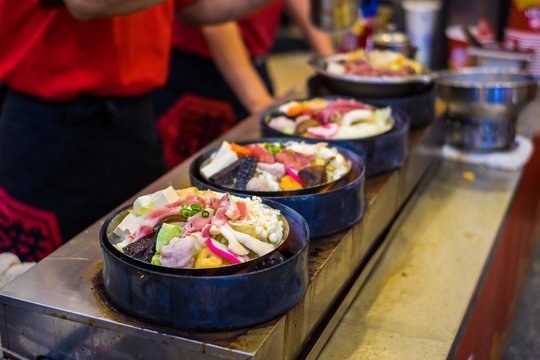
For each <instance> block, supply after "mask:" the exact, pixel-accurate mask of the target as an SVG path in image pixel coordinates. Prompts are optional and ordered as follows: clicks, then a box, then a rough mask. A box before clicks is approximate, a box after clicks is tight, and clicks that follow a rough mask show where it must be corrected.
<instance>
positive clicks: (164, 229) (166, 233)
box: [152, 223, 182, 265]
mask: <svg viewBox="0 0 540 360" xmlns="http://www.w3.org/2000/svg"><path fill="white" fill-rule="evenodd" d="M180 236H182V227H181V226H178V225H173V224H167V223H164V224H163V225H162V226H161V229H160V230H159V232H158V235H157V239H156V253H155V254H154V256H152V264H154V265H161V262H160V261H159V256H160V251H161V248H162V247H163V246H165V245H168V244H169V242H170V241H171V239H172V238H175V237H180Z"/></svg>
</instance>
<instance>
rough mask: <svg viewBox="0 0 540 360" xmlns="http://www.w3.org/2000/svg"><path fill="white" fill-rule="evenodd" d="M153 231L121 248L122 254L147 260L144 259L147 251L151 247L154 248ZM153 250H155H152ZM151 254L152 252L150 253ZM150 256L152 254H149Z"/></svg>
mask: <svg viewBox="0 0 540 360" xmlns="http://www.w3.org/2000/svg"><path fill="white" fill-rule="evenodd" d="M155 243H156V241H155V239H154V233H152V234H150V235H147V236H145V237H143V238H141V239H139V240H137V241H135V242H132V243H131V244H129V245H126V246H125V247H124V249H123V251H124V254H126V255H127V256H129V257H132V258H134V259H137V260H141V261H144V262H148V261H147V260H146V257H147V253H148V252H149V251H151V249H152V247H154V249H155ZM154 252H155V250H154ZM152 255H153V254H152ZM150 258H152V256H150Z"/></svg>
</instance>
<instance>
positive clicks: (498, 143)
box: [436, 67, 537, 151]
mask: <svg viewBox="0 0 540 360" xmlns="http://www.w3.org/2000/svg"><path fill="white" fill-rule="evenodd" d="M436 85H437V92H438V95H439V97H440V98H441V100H442V101H443V102H445V103H446V105H447V112H446V118H447V120H448V122H449V127H448V129H447V134H446V135H447V136H446V139H447V143H450V144H451V145H453V146H456V147H458V148H462V149H465V150H471V151H491V150H506V149H510V148H512V147H513V145H514V140H515V139H514V138H515V127H516V120H517V117H518V114H519V112H520V111H521V110H522V109H523V107H524V106H525V105H526V104H527V103H528V102H529V101H530V100H532V99H533V98H534V97H535V96H536V88H537V79H536V78H535V77H534V76H533V75H530V74H528V73H526V72H522V71H519V70H514V69H504V68H502V69H501V68H490V67H476V68H464V69H460V70H456V71H444V72H440V73H439V74H438V76H437V80H436Z"/></svg>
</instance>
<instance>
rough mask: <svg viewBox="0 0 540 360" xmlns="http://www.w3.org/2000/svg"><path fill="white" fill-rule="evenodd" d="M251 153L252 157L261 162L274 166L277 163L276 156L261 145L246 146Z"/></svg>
mask: <svg viewBox="0 0 540 360" xmlns="http://www.w3.org/2000/svg"><path fill="white" fill-rule="evenodd" d="M245 147H246V148H247V149H249V151H251V155H253V157H255V158H257V160H259V161H260V162H264V163H268V164H273V163H275V162H276V160H275V159H274V155H272V153H271V152H270V151H268V150H266V149H265V148H264V146H261V145H259V144H253V145H246V146H245Z"/></svg>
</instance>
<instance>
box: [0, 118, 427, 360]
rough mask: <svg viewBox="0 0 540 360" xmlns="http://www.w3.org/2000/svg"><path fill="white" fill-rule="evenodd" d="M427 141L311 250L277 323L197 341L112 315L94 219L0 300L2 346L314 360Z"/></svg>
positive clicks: (423, 135)
mask: <svg viewBox="0 0 540 360" xmlns="http://www.w3.org/2000/svg"><path fill="white" fill-rule="evenodd" d="M258 129H259V124H258V119H257V118H256V117H251V118H249V119H247V120H246V121H244V122H242V123H241V124H240V125H238V126H237V127H235V128H234V129H233V130H232V131H230V132H229V133H228V134H226V136H224V137H222V138H220V139H217V140H216V141H215V142H213V143H212V144H210V145H209V146H208V147H207V148H209V147H213V146H216V145H217V144H219V143H220V142H221V141H222V140H223V139H224V138H227V139H229V140H236V141H238V140H248V139H254V138H258V137H259V130H258ZM435 133H436V132H435ZM429 134H431V133H429ZM429 134H428V132H426V131H423V130H421V131H416V132H414V133H413V134H411V137H410V145H411V152H410V154H409V157H408V160H407V162H406V164H405V165H404V166H403V167H402V168H401V169H399V170H396V171H393V172H391V173H389V174H385V175H381V176H378V177H375V178H371V179H369V180H368V181H366V186H365V193H366V202H367V204H368V205H367V209H366V211H365V214H364V217H363V219H362V220H361V221H360V222H359V223H357V224H356V225H354V226H352V227H351V228H349V229H346V230H343V231H342V232H340V233H338V234H334V235H332V236H328V237H325V238H321V239H316V240H313V241H312V242H311V244H310V248H309V254H310V255H309V264H308V266H309V276H310V284H309V287H308V290H307V293H306V295H305V297H304V298H303V300H302V301H301V302H300V303H299V304H298V305H297V306H295V307H294V308H293V309H292V310H290V311H289V312H288V313H287V314H286V315H284V316H282V317H280V318H278V319H275V320H273V321H270V322H268V323H266V324H263V325H261V326H257V327H254V328H249V329H243V330H238V331H230V332H223V333H212V334H200V333H186V332H182V331H177V330H173V329H168V328H160V327H156V326H153V325H152V324H148V323H143V322H140V321H137V320H136V319H132V318H129V317H127V316H125V315H123V314H120V313H118V312H117V311H116V310H114V309H113V308H112V307H111V306H110V305H109V304H108V303H107V301H106V299H105V298H104V297H103V295H102V292H101V283H100V272H101V269H102V266H103V263H102V260H101V254H100V249H99V242H98V232H99V229H100V226H101V225H102V223H103V219H102V220H101V221H98V222H97V223H95V224H94V225H93V226H91V227H90V228H88V229H87V230H85V231H84V232H82V233H81V234H79V235H78V236H76V237H75V238H74V239H72V240H71V241H69V242H68V243H66V244H65V245H64V246H62V247H61V248H59V249H58V250H57V251H55V252H54V253H52V254H51V255H50V256H48V257H47V258H45V259H44V260H42V261H41V262H39V263H38V264H37V265H36V266H35V267H34V268H33V269H31V270H30V271H28V272H27V273H25V274H23V275H22V276H20V277H19V278H18V279H16V280H15V281H13V282H12V283H10V284H8V285H7V286H6V287H5V288H3V289H2V290H1V291H0V302H1V303H2V305H3V306H2V310H1V311H0V335H1V337H2V345H3V346H6V347H7V348H9V349H11V350H13V351H16V352H18V353H20V354H22V355H25V356H27V357H30V358H32V357H35V356H37V355H49V356H50V357H52V358H63V359H64V358H65V359H111V358H125V359H149V358H156V356H157V354H159V358H168V357H171V358H172V357H174V358H189V359H209V358H221V359H222V358H227V359H251V358H254V359H291V358H296V357H298V356H314V355H315V354H316V353H317V352H318V351H319V350H320V344H322V343H323V342H324V341H322V340H325V339H326V338H327V337H328V335H329V333H330V331H331V330H332V329H333V326H335V324H336V322H337V321H336V320H337V319H338V318H339V316H340V315H341V314H342V312H343V310H344V307H345V305H347V304H348V302H350V301H351V300H352V297H351V295H349V296H347V294H354V293H355V291H356V290H357V289H358V287H359V286H360V285H361V284H362V283H363V279H365V278H366V276H367V274H368V273H369V270H370V269H371V267H372V266H373V265H374V263H375V260H376V259H377V258H378V257H379V256H380V254H381V253H382V249H383V248H384V246H385V242H384V239H385V237H384V236H381V235H382V234H383V233H384V231H385V229H386V228H387V227H388V226H389V224H390V223H391V222H392V220H393V219H394V217H395V216H396V214H397V213H398V210H399V209H400V208H401V206H402V205H403V204H404V203H405V201H406V199H407V198H408V196H409V195H410V194H411V193H412V192H413V190H414V188H415V186H416V185H417V184H418V183H419V181H420V179H421V178H422V177H423V176H424V175H425V174H426V173H427V172H428V169H429V168H430V166H432V164H433V163H434V162H435V160H434V159H433V158H431V157H430V156H425V155H423V154H422V153H420V152H418V151H417V149H418V148H419V144H420V143H423V142H426V141H428V140H429V141H431V140H430V139H431V135H430V136H428V135H429ZM204 150H205V149H203V150H202V151H204ZM190 161H191V159H189V160H188V161H186V162H185V163H183V164H181V165H180V166H178V167H176V168H175V169H173V170H172V171H170V172H169V173H168V174H166V175H165V176H164V177H162V178H160V179H158V180H157V181H156V182H154V183H153V184H151V185H150V186H148V187H147V188H146V189H143V190H141V192H140V193H139V194H144V193H148V192H152V191H156V190H158V189H161V188H163V187H165V186H168V185H173V186H174V187H176V188H180V187H185V186H188V185H189V180H188V168H189V164H190ZM139 194H137V195H139ZM137 195H135V196H137ZM135 196H134V197H133V198H132V199H129V200H128V201H126V203H129V202H131V201H132V200H133V199H134V198H135ZM269 286H271V284H269ZM317 340H321V341H318V342H317Z"/></svg>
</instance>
